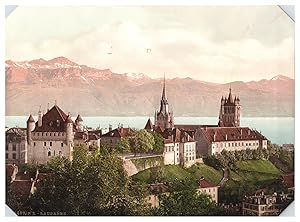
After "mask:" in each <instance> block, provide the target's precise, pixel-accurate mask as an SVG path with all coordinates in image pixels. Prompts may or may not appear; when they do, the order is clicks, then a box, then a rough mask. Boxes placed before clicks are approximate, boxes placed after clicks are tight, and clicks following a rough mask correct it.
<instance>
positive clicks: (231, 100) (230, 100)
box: [228, 87, 233, 103]
mask: <svg viewBox="0 0 300 222" xmlns="http://www.w3.org/2000/svg"><path fill="white" fill-rule="evenodd" d="M228 102H230V103H233V98H232V95H231V87H230V88H229V95H228Z"/></svg>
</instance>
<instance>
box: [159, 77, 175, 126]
mask: <svg viewBox="0 0 300 222" xmlns="http://www.w3.org/2000/svg"><path fill="white" fill-rule="evenodd" d="M154 125H155V127H160V128H161V129H167V128H173V127H174V116H173V111H170V110H169V104H168V100H167V97H166V79H165V77H164V83H163V91H162V95H161V100H160V109H159V111H155V115H154Z"/></svg>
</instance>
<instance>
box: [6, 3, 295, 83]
mask: <svg viewBox="0 0 300 222" xmlns="http://www.w3.org/2000/svg"><path fill="white" fill-rule="evenodd" d="M5 37H6V40H5V41H6V59H7V60H8V59H11V60H15V61H24V60H32V59H37V58H44V59H47V60H49V59H52V58H54V57H58V56H64V57H67V58H69V59H70V60H72V61H74V62H76V63H78V64H84V65H88V66H91V67H96V68H99V69H106V68H109V69H111V70H112V71H113V72H116V73H144V74H146V75H148V76H150V77H152V78H161V77H162V76H163V75H164V74H165V75H166V77H167V78H175V77H181V78H185V77H191V78H193V79H199V80H202V81H208V82H217V83H224V82H232V81H251V80H260V79H263V78H265V79H271V78H272V77H274V76H276V75H286V76H288V77H290V78H294V22H293V21H292V20H291V19H290V18H289V17H288V16H287V15H286V14H285V13H284V12H283V11H282V10H281V9H280V8H279V7H277V6H126V7H124V6H123V7H121V6H114V7H109V6H102V7H101V6H97V7H87V6H84V7H83V6H73V7H71V6H69V7H62V6H60V7H45V6H44V7H34V6H19V7H18V8H17V9H16V10H15V11H14V12H13V13H11V14H10V16H9V17H8V18H7V19H6V36H5ZM147 49H148V50H147Z"/></svg>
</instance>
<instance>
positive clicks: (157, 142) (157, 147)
mask: <svg viewBox="0 0 300 222" xmlns="http://www.w3.org/2000/svg"><path fill="white" fill-rule="evenodd" d="M152 136H153V139H154V145H153V152H155V153H162V152H163V151H164V139H163V137H162V135H160V134H159V133H156V132H153V133H152Z"/></svg>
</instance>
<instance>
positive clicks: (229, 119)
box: [218, 88, 241, 127]
mask: <svg viewBox="0 0 300 222" xmlns="http://www.w3.org/2000/svg"><path fill="white" fill-rule="evenodd" d="M240 117H241V105H240V98H239V97H235V98H234V99H233V96H232V94H231V88H229V95H228V98H226V97H225V98H223V96H222V99H221V107H220V113H219V123H218V125H219V126H221V127H240Z"/></svg>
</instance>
